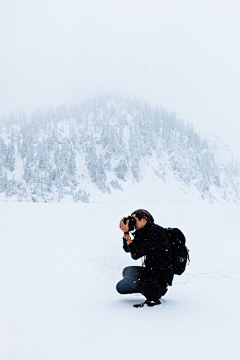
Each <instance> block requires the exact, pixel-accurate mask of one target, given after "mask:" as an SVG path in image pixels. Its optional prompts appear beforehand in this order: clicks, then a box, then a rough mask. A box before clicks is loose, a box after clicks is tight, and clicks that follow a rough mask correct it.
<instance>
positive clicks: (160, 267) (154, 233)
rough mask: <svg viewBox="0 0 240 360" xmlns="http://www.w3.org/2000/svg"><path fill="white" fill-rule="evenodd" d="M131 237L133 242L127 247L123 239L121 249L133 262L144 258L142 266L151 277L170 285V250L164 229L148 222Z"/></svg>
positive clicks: (171, 273) (171, 275) (171, 270)
mask: <svg viewBox="0 0 240 360" xmlns="http://www.w3.org/2000/svg"><path fill="white" fill-rule="evenodd" d="M133 236H134V240H133V242H131V243H130V244H129V245H127V242H126V240H125V238H123V249H124V250H125V251H126V252H130V254H131V256H132V258H133V259H134V260H137V259H139V258H141V257H143V256H145V262H144V264H145V266H146V267H147V268H149V269H151V271H152V272H153V275H155V276H159V277H161V278H162V279H164V280H165V281H166V283H168V284H169V285H172V280H173V267H172V250H171V244H170V242H169V240H168V238H167V236H166V234H165V232H164V229H163V228H162V227H161V226H159V225H157V224H154V223H152V222H150V221H149V222H147V224H146V225H145V226H144V228H142V229H139V230H136V231H135V232H134V233H133Z"/></svg>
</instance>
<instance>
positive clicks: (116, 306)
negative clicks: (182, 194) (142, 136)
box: [0, 201, 240, 360]
mask: <svg viewBox="0 0 240 360" xmlns="http://www.w3.org/2000/svg"><path fill="white" fill-rule="evenodd" d="M139 207H147V209H148V210H149V211H151V212H152V213H153V215H154V217H155V220H156V222H157V223H159V224H161V225H163V226H177V227H179V228H180V229H182V231H183V232H184V233H185V234H186V237H187V244H188V246H189V248H190V257H191V262H190V265H189V267H188V268H187V271H186V273H185V274H183V275H182V276H180V277H176V278H175V280H174V283H173V286H172V287H171V288H170V289H169V291H168V293H167V295H166V297H165V299H164V301H163V302H162V305H160V306H156V307H154V308H142V309H135V308H133V307H132V305H133V304H134V303H137V302H140V301H141V300H142V297H141V296H140V295H133V296H130V295H129V296H121V295H119V294H118V293H117V292H116V291H115V284H116V282H117V281H118V280H119V279H120V278H121V272H122V269H123V267H125V266H127V265H133V264H137V265H138V264H139V263H140V260H139V261H133V260H132V259H131V258H130V257H129V254H126V253H124V252H123V250H122V239H121V232H120V230H119V228H118V223H119V219H120V218H121V217H122V216H124V215H128V214H129V213H131V212H132V211H133V210H135V209H136V208H139ZM0 211H1V217H0V228H1V239H0V359H1V360H43V359H44V360H55V359H56V360H76V359H87V360H96V359H98V360H111V359H116V360H123V359H124V360H133V359H138V360H145V359H151V360H159V359H162V358H163V359H168V360H193V359H194V360H203V359H204V360H213V359H218V360H226V359H231V360H239V358H240V345H239V333H240V311H239V296H240V258H239V252H240V247H239V237H240V230H239V216H240V208H239V206H238V205H225V206H219V205H218V206H217V205H206V204H203V203H202V204H200V203H199V204H198V205H196V204H194V205H180V204H178V205H177V204H176V205H174V206H173V205H166V204H164V205H162V204H159V205H156V204H148V206H146V203H144V202H137V201H136V202H133V203H131V204H130V203H129V204H125V205H124V204H122V205H121V204H118V205H116V204H112V205H111V204H61V205H60V204H23V203H22V204H10V203H1V204H0Z"/></svg>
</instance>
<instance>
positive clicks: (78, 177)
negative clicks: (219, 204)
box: [0, 96, 240, 202]
mask: <svg viewBox="0 0 240 360" xmlns="http://www.w3.org/2000/svg"><path fill="white" fill-rule="evenodd" d="M148 169H151V171H153V172H154V176H155V181H156V183H157V184H159V187H161V183H163V182H168V181H170V180H169V174H171V175H172V176H173V177H174V179H176V180H177V181H178V182H179V183H181V184H182V186H184V187H185V188H191V187H192V188H194V189H195V190H196V191H197V192H198V193H199V195H200V196H201V198H202V199H206V200H207V201H210V202H213V201H215V199H216V194H217V197H218V198H220V199H222V200H226V201H228V200H231V201H239V200H240V192H239V189H240V177H239V174H240V173H239V166H238V164H237V163H236V162H235V161H234V159H233V156H232V153H231V150H230V149H229V148H228V147H227V146H226V145H223V144H222V143H220V142H219V141H218V140H213V139H210V140H209V139H206V138H202V137H200V136H199V135H198V134H197V133H196V131H195V130H194V128H193V126H192V125H189V124H184V122H183V121H182V120H181V119H178V118H177V117H176V114H175V113H171V112H168V111H167V110H166V109H163V108H158V107H153V106H150V105H149V104H147V103H144V102H140V101H138V100H133V99H126V98H120V97H119V98H113V97H109V96H102V97H99V98H95V99H88V100H85V101H82V102H81V103H79V104H74V105H69V106H66V105H64V104H63V105H61V106H59V107H57V108H56V109H54V108H53V107H51V106H50V107H49V108H47V109H44V110H36V111H35V112H34V113H32V114H31V116H29V117H26V116H25V115H24V113H23V112H20V113H19V114H18V115H14V114H10V115H9V117H8V118H4V119H2V120H1V122H0V199H1V200H2V201H30V202H32V201H33V202H58V201H65V200H66V199H67V200H68V201H75V202H89V201H91V189H93V188H94V187H96V188H97V189H98V190H99V191H101V192H102V193H108V194H112V193H114V192H115V191H123V187H124V184H126V183H134V184H137V183H140V182H141V181H142V180H143V179H144V178H145V177H146V175H147V172H148Z"/></svg>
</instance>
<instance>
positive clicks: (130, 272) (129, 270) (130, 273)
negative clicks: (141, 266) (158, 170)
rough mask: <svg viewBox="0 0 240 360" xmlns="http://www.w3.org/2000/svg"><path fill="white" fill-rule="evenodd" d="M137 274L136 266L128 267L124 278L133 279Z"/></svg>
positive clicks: (124, 272) (125, 269) (124, 270)
mask: <svg viewBox="0 0 240 360" xmlns="http://www.w3.org/2000/svg"><path fill="white" fill-rule="evenodd" d="M135 272H136V266H127V267H125V268H124V269H123V273H122V275H123V277H124V278H125V277H132V276H134V275H135Z"/></svg>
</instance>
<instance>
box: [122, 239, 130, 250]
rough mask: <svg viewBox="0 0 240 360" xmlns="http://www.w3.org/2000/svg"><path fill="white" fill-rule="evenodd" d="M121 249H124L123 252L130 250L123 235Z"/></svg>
mask: <svg viewBox="0 0 240 360" xmlns="http://www.w3.org/2000/svg"><path fill="white" fill-rule="evenodd" d="M123 250H124V251H125V252H127V253H129V252H130V250H129V246H128V244H127V240H126V239H125V238H124V237H123Z"/></svg>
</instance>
